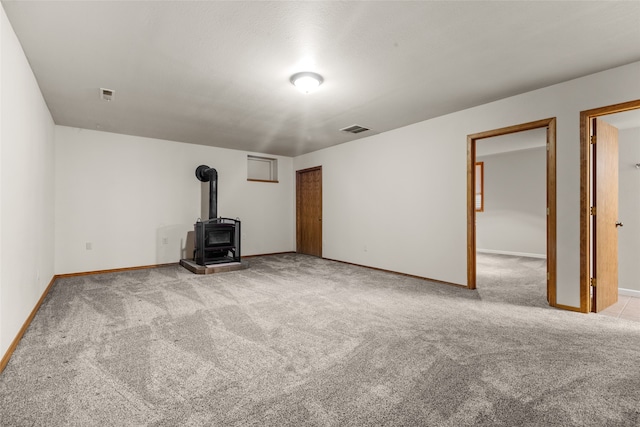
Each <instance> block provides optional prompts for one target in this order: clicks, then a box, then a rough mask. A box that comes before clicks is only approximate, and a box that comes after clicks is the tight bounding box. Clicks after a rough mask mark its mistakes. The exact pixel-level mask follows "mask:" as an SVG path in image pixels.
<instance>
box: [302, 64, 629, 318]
mask: <svg viewBox="0 0 640 427" xmlns="http://www.w3.org/2000/svg"><path fill="white" fill-rule="evenodd" d="M639 75H640V62H636V63H633V64H629V65H626V66H623V67H619V68H615V69H612V70H608V71H604V72H601V73H597V74H593V75H590V76H586V77H582V78H580V79H576V80H572V81H569V82H565V83H561V84H558V85H555V86H550V87H547V88H544V89H539V90H536V91H532V92H529V93H526V94H522V95H518V96H514V97H511V98H506V99H503V100H499V101H496V102H493V103H489V104H486V105H482V106H479V107H475V108H471V109H468V110H464V111H459V112H456V113H453V114H449V115H446V116H442V117H438V118H434V119H431V120H426V121H423V122H420V123H416V124H413V125H410V126H406V127H404V128H401V129H396V130H393V131H390V132H385V133H382V134H379V135H374V136H371V137H369V138H363V139H359V140H357V141H353V142H350V143H347V144H342V145H338V146H335V147H331V148H328V149H325V150H320V151H317V152H314V153H310V154H307V155H303V156H300V157H297V158H295V159H294V169H296V170H298V169H303V168H306V167H311V166H316V165H322V166H323V197H324V200H323V211H324V212H323V244H324V248H323V250H324V256H325V257H327V258H334V259H338V260H342V261H348V262H354V263H358V264H364V265H369V266H374V267H378V268H385V269H389V270H395V271H399V272H403V273H408V274H415V275H419V276H424V277H430V278H433V279H437V280H443V281H448V282H453V283H458V284H462V285H466V284H467V278H466V275H467V259H466V250H467V225H466V220H467V216H466V194H467V188H466V187H467V184H466V172H467V170H466V157H467V153H466V149H467V135H468V134H472V133H476V132H481V131H486V130H490V129H497V128H501V127H505V126H511V125H515V124H519V123H525V122H530V121H534V120H540V119H545V118H549V117H557V119H558V120H557V151H556V153H557V165H558V172H557V219H558V224H557V239H558V241H557V254H558V257H557V273H558V276H557V302H558V304H562V305H566V306H573V307H579V305H580V285H579V276H580V275H579V265H580V258H579V257H580V250H579V237H580V215H579V213H580V143H579V138H580V133H579V115H580V111H582V110H587V109H591V108H596V107H601V106H605V105H612V104H617V103H620V102H625V101H629V100H633V99H639V98H640V79H639V78H638V76H639ZM373 128H374V129H375V125H374V126H373Z"/></svg>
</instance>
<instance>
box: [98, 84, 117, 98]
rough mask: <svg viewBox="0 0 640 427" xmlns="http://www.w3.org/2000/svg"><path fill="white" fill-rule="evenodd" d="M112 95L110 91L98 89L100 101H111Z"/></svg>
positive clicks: (112, 92)
mask: <svg viewBox="0 0 640 427" xmlns="http://www.w3.org/2000/svg"><path fill="white" fill-rule="evenodd" d="M113 94H114V91H113V90H111V89H105V88H103V87H101V88H100V99H103V100H105V101H112V100H113Z"/></svg>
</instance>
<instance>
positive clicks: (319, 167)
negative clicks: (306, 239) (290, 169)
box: [295, 165, 324, 258]
mask: <svg viewBox="0 0 640 427" xmlns="http://www.w3.org/2000/svg"><path fill="white" fill-rule="evenodd" d="M317 170H319V171H320V177H322V165H320V166H314V167H311V168H306V169H300V170H297V171H296V189H295V190H296V252H298V249H299V248H300V233H299V227H300V224H299V223H298V183H299V179H300V175H302V174H303V173H307V172H313V171H317ZM320 207H321V210H323V209H324V204H323V200H322V179H321V180H320ZM322 216H323V217H324V214H323V215H322ZM323 230H324V227H323V224H322V220H321V221H320V258H322V257H323V256H322V252H323V249H324V248H323V245H322V240H323Z"/></svg>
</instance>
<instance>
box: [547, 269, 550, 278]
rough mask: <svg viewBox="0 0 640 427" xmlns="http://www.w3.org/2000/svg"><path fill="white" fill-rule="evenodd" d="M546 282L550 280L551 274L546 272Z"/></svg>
mask: <svg viewBox="0 0 640 427" xmlns="http://www.w3.org/2000/svg"><path fill="white" fill-rule="evenodd" d="M547 280H551V273H549V272H548V271H547Z"/></svg>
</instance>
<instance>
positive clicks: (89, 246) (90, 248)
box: [85, 242, 93, 251]
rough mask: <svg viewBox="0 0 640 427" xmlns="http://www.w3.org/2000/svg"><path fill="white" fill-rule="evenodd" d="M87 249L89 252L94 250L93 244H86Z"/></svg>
mask: <svg viewBox="0 0 640 427" xmlns="http://www.w3.org/2000/svg"><path fill="white" fill-rule="evenodd" d="M85 247H86V248H87V250H88V251H90V250H92V249H93V245H92V243H91V242H87V243H85Z"/></svg>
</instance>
